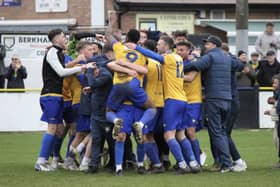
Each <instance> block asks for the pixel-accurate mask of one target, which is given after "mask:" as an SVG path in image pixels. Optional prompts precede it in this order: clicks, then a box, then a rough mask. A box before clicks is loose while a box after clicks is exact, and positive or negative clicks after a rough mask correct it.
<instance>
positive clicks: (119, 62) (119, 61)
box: [116, 59, 124, 66]
mask: <svg viewBox="0 0 280 187" xmlns="http://www.w3.org/2000/svg"><path fill="white" fill-rule="evenodd" d="M116 63H117V64H118V65H120V66H124V61H123V60H122V59H120V60H118V61H116Z"/></svg>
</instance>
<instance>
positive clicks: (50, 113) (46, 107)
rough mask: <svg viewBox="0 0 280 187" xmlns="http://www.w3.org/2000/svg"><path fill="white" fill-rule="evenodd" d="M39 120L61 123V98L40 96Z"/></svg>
mask: <svg viewBox="0 0 280 187" xmlns="http://www.w3.org/2000/svg"><path fill="white" fill-rule="evenodd" d="M40 106H41V109H42V112H43V114H42V116H41V121H45V122H47V123H48V124H62V113H63V98H62V97H58V96H57V97H56V96H43V97H40Z"/></svg>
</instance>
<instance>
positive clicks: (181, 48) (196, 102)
mask: <svg viewBox="0 0 280 187" xmlns="http://www.w3.org/2000/svg"><path fill="white" fill-rule="evenodd" d="M191 48H192V44H191V43H190V42H179V43H177V45H176V49H177V50H176V51H177V54H179V55H180V56H181V57H182V58H183V60H184V65H185V64H188V63H191V62H190V60H191V59H190V58H191V56H192V55H195V54H192V55H190V52H191ZM184 79H185V83H184V89H185V92H186V97H187V98H188V107H187V112H186V122H185V123H186V124H187V135H188V138H189V139H190V142H191V145H192V149H193V152H194V155H195V158H196V160H197V162H198V163H199V164H200V165H201V162H200V146H199V141H198V139H197V138H196V130H199V129H201V110H202V109H201V107H202V104H201V103H202V86H201V73H200V72H197V71H192V72H189V73H186V74H185V78H184Z"/></svg>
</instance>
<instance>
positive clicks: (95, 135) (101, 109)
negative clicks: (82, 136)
mask: <svg viewBox="0 0 280 187" xmlns="http://www.w3.org/2000/svg"><path fill="white" fill-rule="evenodd" d="M105 48H106V47H105ZM103 52H104V51H103ZM100 60H103V61H104V59H100ZM110 60H112V59H108V61H110ZM96 64H98V65H99V66H98V65H97V66H96V69H88V71H87V79H88V84H89V86H90V87H87V88H85V90H87V91H88V90H90V91H91V134H92V154H91V163H90V166H89V172H91V173H96V172H97V171H98V166H99V163H100V157H99V155H100V153H101V150H102V146H103V141H102V139H103V138H104V137H105V139H106V140H107V143H108V146H109V154H110V162H109V164H108V165H109V167H111V169H113V167H114V165H115V164H114V161H113V160H114V140H113V138H112V127H113V124H111V123H108V122H107V120H106V103H107V98H108V96H109V93H110V90H111V88H112V84H113V76H112V73H111V72H110V71H109V70H108V69H107V68H105V67H102V65H103V64H102V63H101V64H100V62H96Z"/></svg>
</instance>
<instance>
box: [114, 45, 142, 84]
mask: <svg viewBox="0 0 280 187" xmlns="http://www.w3.org/2000/svg"><path fill="white" fill-rule="evenodd" d="M113 50H114V53H115V56H116V60H117V61H118V60H124V61H127V62H131V63H135V64H137V65H140V66H145V65H146V63H147V58H146V57H145V56H144V55H142V54H141V53H139V52H138V51H136V50H131V49H128V48H127V47H126V46H124V45H123V44H122V43H120V42H116V43H114V44H113ZM132 78H133V77H131V76H129V75H128V74H126V73H120V72H114V78H113V83H114V84H122V83H125V82H129V81H130V80H131V79H132ZM137 78H138V80H139V81H140V83H141V85H143V78H144V75H139V76H138V77H137Z"/></svg>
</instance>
